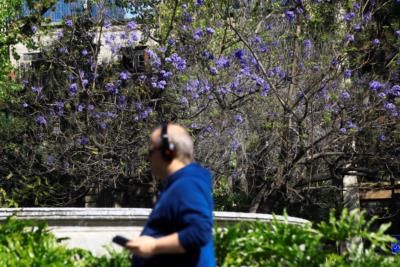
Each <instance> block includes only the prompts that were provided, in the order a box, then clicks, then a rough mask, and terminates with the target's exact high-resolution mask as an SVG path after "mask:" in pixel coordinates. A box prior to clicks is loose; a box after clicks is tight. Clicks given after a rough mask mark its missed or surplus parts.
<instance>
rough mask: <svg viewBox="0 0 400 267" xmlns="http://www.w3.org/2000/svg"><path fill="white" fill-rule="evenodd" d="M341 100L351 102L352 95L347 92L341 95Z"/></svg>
mask: <svg viewBox="0 0 400 267" xmlns="http://www.w3.org/2000/svg"><path fill="white" fill-rule="evenodd" d="M340 98H341V99H343V100H349V99H350V94H349V93H348V92H347V91H343V92H341V93H340Z"/></svg>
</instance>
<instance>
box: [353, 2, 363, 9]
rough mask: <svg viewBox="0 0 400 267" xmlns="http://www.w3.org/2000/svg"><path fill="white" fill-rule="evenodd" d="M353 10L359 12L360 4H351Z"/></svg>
mask: <svg viewBox="0 0 400 267" xmlns="http://www.w3.org/2000/svg"><path fill="white" fill-rule="evenodd" d="M353 8H354V9H355V10H359V9H360V8H361V5H360V3H354V4H353Z"/></svg>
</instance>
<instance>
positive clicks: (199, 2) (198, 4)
mask: <svg viewBox="0 0 400 267" xmlns="http://www.w3.org/2000/svg"><path fill="white" fill-rule="evenodd" d="M203 2H204V0H196V6H201V5H202V4H203Z"/></svg>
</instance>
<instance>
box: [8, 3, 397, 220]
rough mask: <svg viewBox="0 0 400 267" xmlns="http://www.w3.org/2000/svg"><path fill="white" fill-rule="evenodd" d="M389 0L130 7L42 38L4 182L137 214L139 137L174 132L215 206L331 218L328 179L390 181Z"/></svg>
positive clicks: (62, 201) (392, 9) (392, 34)
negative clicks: (189, 144)
mask: <svg viewBox="0 0 400 267" xmlns="http://www.w3.org/2000/svg"><path fill="white" fill-rule="evenodd" d="M94 2H96V3H94ZM99 2H102V1H93V3H94V4H97V5H101V4H102V3H99ZM105 2H107V3H108V2H109V1H105ZM397 2H398V1H392V0H388V1H374V2H371V1H361V0H360V1H350V0H349V1H335V2H332V1H322V0H321V1H311V0H309V1H301V0H292V1H290V0H289V1H273V0H270V1H228V0H226V1H225V0H224V1H208V0H205V1H200V0H197V1H183V0H171V1H143V2H141V3H136V2H135V1H134V2H129V3H127V4H128V8H130V9H131V10H132V13H133V14H134V15H135V16H136V17H134V18H133V19H131V20H127V21H113V20H112V19H109V18H108V17H107V8H105V9H104V10H105V11H106V12H105V13H104V14H97V15H96V16H93V15H91V14H89V13H82V14H81V15H80V16H77V17H66V18H65V20H64V22H63V25H62V27H61V28H60V29H58V30H57V31H56V33H54V30H53V31H50V30H49V29H48V28H46V27H42V28H40V29H39V30H38V32H37V33H36V34H37V36H38V37H39V36H43V35H48V34H49V33H50V32H53V34H54V35H55V36H54V38H53V39H52V40H53V41H52V42H50V43H49V44H43V43H42V44H41V46H42V51H43V60H42V63H41V64H38V66H37V68H36V69H34V70H33V72H32V74H30V77H29V79H27V80H26V81H24V82H25V91H24V93H23V94H22V95H20V100H21V103H20V106H19V107H18V112H19V116H23V117H25V118H29V125H30V126H29V131H26V133H24V135H21V136H20V137H18V139H15V140H14V142H20V143H22V144H23V147H22V148H20V149H19V150H18V151H17V150H14V151H11V152H10V151H9V155H12V156H10V158H8V159H7V160H8V162H9V165H11V166H12V168H9V171H10V173H12V175H13V176H12V177H13V178H12V179H21V177H25V178H26V179H28V180H29V179H33V178H32V177H36V178H35V181H37V182H35V183H36V184H35V187H34V188H36V189H37V191H36V192H35V193H36V195H35V196H36V200H37V205H68V204H75V205H76V203H82V201H83V197H84V196H87V195H93V198H94V199H93V198H91V199H90V200H89V199H87V202H88V201H95V200H96V198H98V199H99V198H101V197H100V195H101V193H102V192H103V194H106V193H109V194H108V197H107V199H108V200H110V202H109V203H104V202H103V203H101V201H99V200H98V201H97V202H98V203H100V204H103V205H111V204H113V203H112V202H117V203H121V204H122V205H138V202H139V201H138V200H140V201H141V202H142V203H145V202H143V201H144V200H150V198H151V197H152V196H153V195H154V193H155V192H156V183H154V181H153V180H152V179H151V177H150V175H149V168H148V165H147V163H146V153H147V143H146V139H147V135H148V134H149V133H150V130H151V129H152V128H153V127H155V126H156V125H158V124H159V123H160V122H162V121H175V122H178V123H181V124H183V125H185V126H187V127H188V128H189V129H190V131H191V133H192V134H193V137H194V138H195V145H196V159H197V160H199V161H201V162H203V163H204V164H205V165H207V166H208V167H210V168H211V169H212V170H213V172H214V177H215V197H216V202H217V206H218V207H219V208H222V209H239V210H251V211H268V212H270V211H278V212H279V211H281V209H282V207H284V206H286V207H288V208H289V210H290V209H291V208H292V209H296V210H295V211H296V212H297V213H298V214H301V213H302V212H304V211H306V210H307V208H309V207H312V208H314V207H316V206H322V207H332V206H340V205H341V203H342V202H341V192H340V190H341V179H342V177H343V175H344V174H346V173H348V172H352V173H356V174H357V175H359V176H361V177H371V176H373V177H375V178H379V179H381V180H388V179H391V178H395V177H397V176H398V173H399V163H398V160H396V159H397V158H398V155H399V150H398V147H399V138H400V136H399V132H398V130H399V129H398V127H399V125H398V118H399V114H400V113H399V111H400V110H399V106H398V105H399V103H398V97H399V95H400V84H399V77H398V75H399V68H400V67H399V66H400V60H399V44H400V31H399V28H400V25H399V24H398V23H399V14H400V4H399V3H397ZM121 3H122V4H123V1H122V2H121ZM121 3H120V4H121ZM111 5H112V6H114V4H113V3H111ZM135 12H136V13H135ZM38 44H40V43H38ZM138 46H145V47H147V48H146V49H145V52H144V54H143V57H142V59H143V64H144V65H143V67H141V68H140V70H138V68H135V67H134V66H135V62H136V63H137V61H135V58H136V57H137V53H136V52H137V51H138V50H135V47H136V48H137V47H138ZM104 48H107V49H108V50H109V51H111V53H112V56H111V58H110V60H108V61H102V60H101V59H100V58H101V57H100V56H99V55H101V53H100V52H101V49H104ZM135 51H136V52H135ZM8 175H9V174H8ZM30 183H32V182H30ZM11 184H12V183H11ZM44 185H45V186H44ZM48 187H51V190H48ZM9 188H12V186H9ZM24 190H27V191H26V192H28V191H29V190H28V189H26V187H24ZM143 190H144V192H145V193H144V194H143ZM24 192H25V191H24ZM29 192H32V191H29ZM37 192H42V195H41V197H38V195H37ZM148 192H150V194H148ZM111 193H112V194H111ZM139 196H144V199H141V198H139ZM135 197H137V199H134V198H135ZM135 200H136V202H135ZM26 201H28V202H29V201H32V197H30V198H26ZM25 203H26V202H25Z"/></svg>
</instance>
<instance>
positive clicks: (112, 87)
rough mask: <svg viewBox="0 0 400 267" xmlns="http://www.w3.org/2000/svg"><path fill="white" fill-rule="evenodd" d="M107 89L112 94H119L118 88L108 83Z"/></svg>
mask: <svg viewBox="0 0 400 267" xmlns="http://www.w3.org/2000/svg"><path fill="white" fill-rule="evenodd" d="M105 87H106V90H107V92H109V93H110V94H114V95H115V94H118V88H117V87H116V86H115V85H114V84H113V83H107V84H106V86H105Z"/></svg>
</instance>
